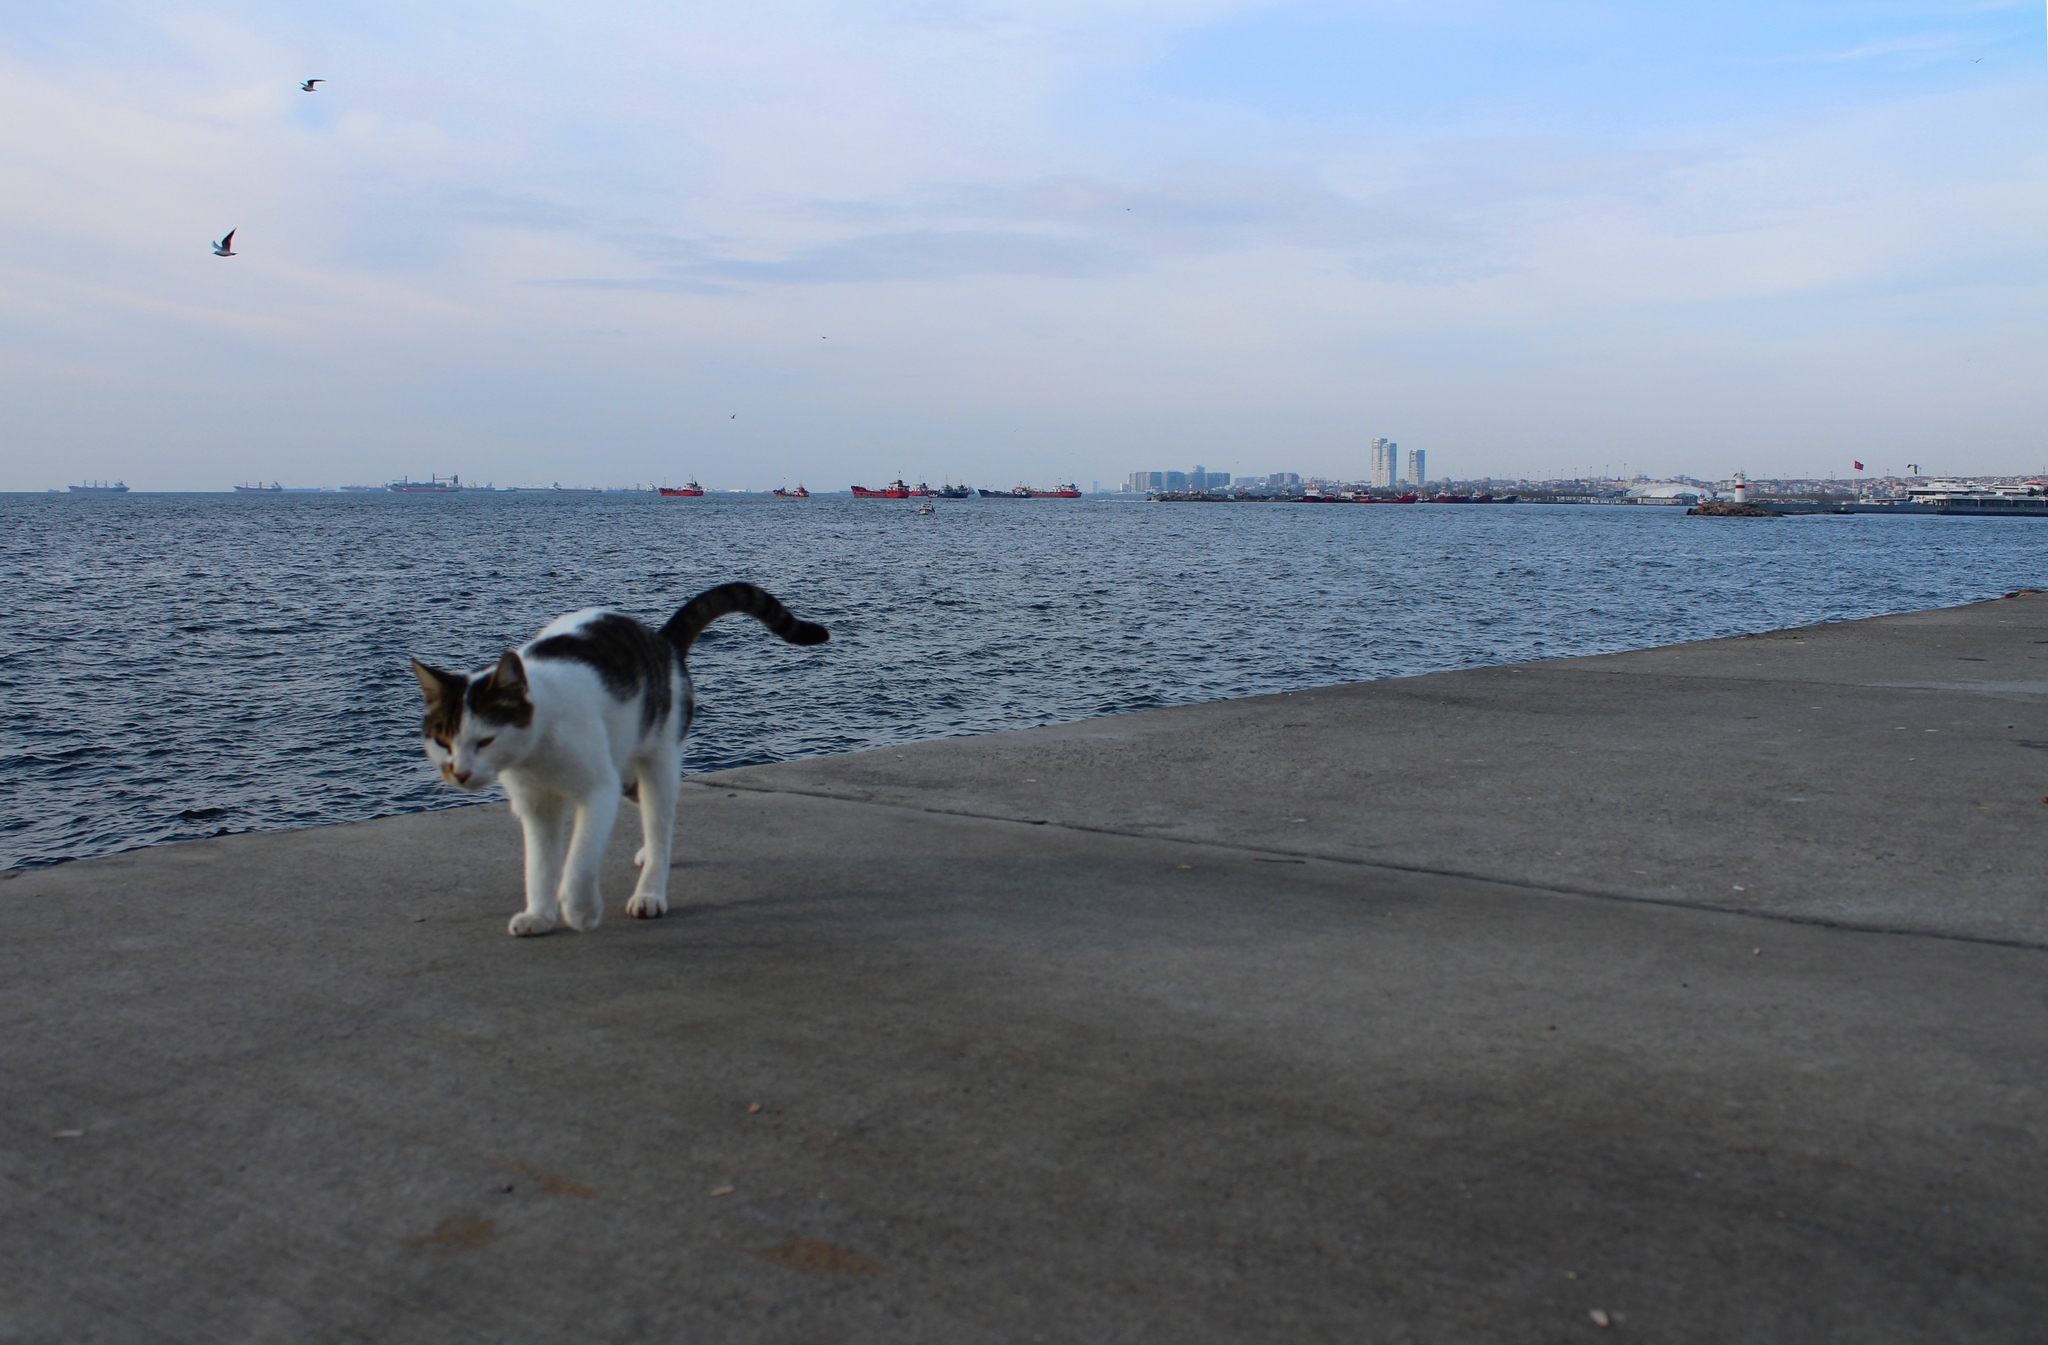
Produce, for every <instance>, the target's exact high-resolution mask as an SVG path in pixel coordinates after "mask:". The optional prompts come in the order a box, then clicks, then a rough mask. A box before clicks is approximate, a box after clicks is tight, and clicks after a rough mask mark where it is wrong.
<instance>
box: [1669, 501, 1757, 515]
mask: <svg viewBox="0 0 2048 1345" xmlns="http://www.w3.org/2000/svg"><path fill="white" fill-rule="evenodd" d="M1685 513H1686V517H1688V518H1690V517H1692V516H1693V515H1694V514H1698V515H1699V516H1700V517H1701V518H1777V517H1779V516H1778V515H1777V514H1775V513H1773V512H1772V511H1771V510H1769V509H1766V508H1764V507H1763V506H1762V505H1760V504H1737V503H1735V501H1733V500H1708V501H1707V502H1706V503H1705V504H1700V505H1695V506H1694V507H1693V508H1691V509H1688V510H1686V511H1685Z"/></svg>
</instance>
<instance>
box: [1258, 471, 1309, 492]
mask: <svg viewBox="0 0 2048 1345" xmlns="http://www.w3.org/2000/svg"><path fill="white" fill-rule="evenodd" d="M1266 484H1267V485H1268V486H1271V487H1272V488H1273V489H1274V490H1286V489H1288V488H1289V487H1291V486H1298V485H1300V484H1301V473H1299V472H1275V473H1273V474H1272V475H1271V476H1269V477H1267V478H1266Z"/></svg>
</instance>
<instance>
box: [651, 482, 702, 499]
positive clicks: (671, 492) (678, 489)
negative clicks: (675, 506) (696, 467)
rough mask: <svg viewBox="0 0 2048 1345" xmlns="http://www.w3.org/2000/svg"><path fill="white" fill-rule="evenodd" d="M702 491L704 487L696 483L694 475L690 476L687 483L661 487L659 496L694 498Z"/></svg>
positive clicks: (666, 497)
mask: <svg viewBox="0 0 2048 1345" xmlns="http://www.w3.org/2000/svg"><path fill="white" fill-rule="evenodd" d="M703 493H704V487H702V486H700V485H698V484H697V478H696V477H694V476H693V477H691V478H690V482H689V484H688V485H685V486H663V487H662V488H661V497H662V498H663V499H664V500H694V499H696V498H697V497H698V496H699V495H702V494H703Z"/></svg>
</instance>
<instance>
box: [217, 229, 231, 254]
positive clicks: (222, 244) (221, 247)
mask: <svg viewBox="0 0 2048 1345" xmlns="http://www.w3.org/2000/svg"><path fill="white" fill-rule="evenodd" d="M213 255H214V256H216V257H232V256H234V255H235V231H234V230H233V229H230V230H228V231H227V234H226V235H225V236H224V237H223V238H222V239H221V240H220V241H219V242H218V243H215V244H214V245H213Z"/></svg>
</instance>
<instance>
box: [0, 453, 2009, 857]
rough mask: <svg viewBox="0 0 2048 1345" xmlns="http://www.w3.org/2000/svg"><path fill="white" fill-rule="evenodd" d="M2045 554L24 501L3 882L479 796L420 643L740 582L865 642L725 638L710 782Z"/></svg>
mask: <svg viewBox="0 0 2048 1345" xmlns="http://www.w3.org/2000/svg"><path fill="white" fill-rule="evenodd" d="M2044 543H2048V525H2044V524H2042V523H2040V522H2038V521H2034V520H2025V519H1951V518H1872V517H1867V516H1851V517H1830V516H1820V517H1809V518H1793V519H1781V520H1752V519H1700V518H1687V517H1685V516H1684V512H1683V511H1682V510H1680V509H1675V508H1665V507H1642V506H1637V507H1626V506H1616V507H1595V506H1555V505H1474V506H1452V505H1414V506H1405V507H1403V506H1387V505H1379V506H1371V507H1361V506H1356V505H1322V506H1304V505H1279V504H1235V505H1223V504H1207V505H1202V504H1158V503H1144V502H1139V501H1122V500H1100V499H1090V500H1081V501H1054V500H971V501H950V500H949V501H941V502H940V503H939V505H938V508H937V511H936V512H935V513H933V514H931V515H928V516H926V515H919V514H918V513H917V512H916V510H915V505H914V503H913V502H908V501H866V500H859V501H857V500H852V499H845V498H814V499H811V500H807V501H776V500H769V499H765V498H760V497H737V496H728V497H719V496H707V497H705V498H702V499H681V500H663V499H659V498H657V497H654V496H651V495H631V494H610V495H590V496H561V495H550V494H541V495H533V494H461V495H439V496H435V495H428V496H396V495H342V494H334V495H270V496H233V495H228V496H218V495H144V494H130V495H126V496H120V497H93V498H73V497H68V496H0V603H4V611H5V613H6V619H5V621H4V622H0V694H4V695H5V697H6V713H5V715H4V716H0V786H4V788H0V867H12V866H18V865H25V864H40V863H49V862H52V861H56V860H62V859H71V858H77V857H81V856H86V855H97V854H106V853H109V852H112V851H117V850H124V849H129V848H132V847H135V846H140V845H149V844H153V843H155V842H159V841H167V840H176V839H182V838H191V837H201V836H209V835H216V834H220V833H223V832H233V831H245V830H264V829H275V828H284V827H302V826H312V825H316V824H319V823H327V822H344V821H352V820H356V819H360V818H369V817H379V816H384V815H387V814H391V813H403V812H415V811H420V810H424V809H430V808H440V807H449V806H453V805H456V804H459V803H463V802H469V801H471V800H470V799H469V798H468V797H467V796H464V795H461V794H458V793H456V792H454V791H453V790H450V789H449V788H447V787H446V786H445V785H443V784H442V783H441V782H440V781H439V779H438V777H437V776H436V774H435V773H434V771H433V769H432V768H431V767H430V766H429V765H428V764H427V762H426V760H425V758H424V757H423V755H422V754H421V752H420V746H419V722H420V711H421V706H420V698H419V691H418V688H417V685H416V684H415V682H414V680H413V676H412V673H411V671H410V669H409V666H408V664H407V659H408V657H409V656H412V655H417V656H419V657H420V658H422V659H424V660H426V661H428V662H432V663H436V664H439V665H441V666H444V667H451V668H458V669H470V668H476V667H479V666H481V665H483V664H486V663H489V662H491V661H493V660H495V659H496V657H497V656H498V654H499V653H500V652H501V651H502V650H504V649H505V648H507V647H509V646H512V645H516V644H519V643H521V642H522V641H524V640H526V639H528V638H529V637H530V636H531V635H532V634H533V632H534V631H536V630H537V629H539V627H540V626H541V625H543V624H544V623H545V622H547V621H548V620H549V619H550V618H552V617H554V616H556V615H558V614H560V613H562V612H565V611H569V610H572V609H575V608H578V607H584V606H592V605H609V606H616V607H619V608H622V609H624V610H626V611H629V612H632V613H634V614H636V615H638V616H640V617H642V618H643V619H646V620H648V621H651V622H655V623H659V622H661V621H663V620H665V619H666V618H667V617H668V615H669V614H670V613H671V612H673V611H674V610H675V608H676V607H677V606H678V605H679V604H681V603H682V602H684V601H685V600H687V599H688V598H689V597H690V596H691V595H693V594H695V593H697V592H698V591H700V590H702V589H704V588H707V587H709V586H711V585H713V584H718V583H723V582H725V581H727V580H732V579H746V580H751V581H752V582H754V583H757V584H760V585H762V586H763V587H765V588H767V589H768V590H770V591H771V592H773V593H775V594H776V595H777V596H779V597H781V598H782V599H783V600H784V601H785V602H786V603H788V604H789V606H790V607H791V608H792V609H793V610H794V611H795V612H796V613H797V614H798V615H799V616H802V617H805V618H807V619H811V620H816V621H821V622H823V623H825V624H826V625H827V626H829V627H830V628H831V630H832V641H831V643H830V644H827V645H825V646H823V647H820V648H817V649H797V648H794V647H791V646H788V645H785V644H782V643H781V642H780V641H777V640H775V639H773V638H772V637H769V636H768V635H767V634H766V633H765V632H764V631H763V630H762V629H761V628H760V627H759V626H758V625H756V624H755V623H754V622H752V621H748V620H746V619H744V618H734V617H729V618H727V619H726V620H724V621H722V622H720V623H718V624H717V625H716V626H714V627H712V628H711V629H710V630H709V631H708V632H707V633H706V634H705V636H704V637H703V639H702V640H701V641H700V642H699V644H698V646H697V649H696V651H695V652H694V653H693V655H692V656H691V661H690V662H691V670H692V672H693V674H694V675H695V677H696V681H697V689H698V697H699V705H700V707H701V714H700V717H699V719H698V721H697V725H696V728H695V729H694V730H693V732H692V733H691V736H690V740H689V743H688V746H687V748H686V762H687V768H688V769H689V770H690V771H692V772H702V771H712V770H718V769H721V768H724V767H730V766H740V765H746V764H750V763H756V762H767V761H778V760H784V759H787V758H791V757H799V756H809V755H816V754H820V753H828V752H850V751H858V750H860V749H863V748H872V747H880V746H884V745H888V744H895V743H905V742H914V741H917V740H920V739H927V738H939V737H947V736H952V735H957V734H967V733H985V732H989V731H991V730H996V729H1014V728H1024V727H1027V726H1030V725H1034V724H1049V723H1056V722H1060V721H1063V720H1072V719H1080V718H1085V717H1088V716H1091V715H1107V714H1117V713H1120V712H1124V711H1129V710H1140V709H1144V708H1147V707H1150V706H1159V705H1172V704H1179V703H1185V702H1190V701H1206V700H1215V699H1220V698H1223V697H1230V696H1247V695H1255V694H1258V693H1261V692H1271V691H1283V690H1291V689H1295V688H1300V687H1308V686H1318V685H1323V684H1327V683H1332V682H1346V681H1357V680H1363V679H1368V678H1380V677H1401V676H1407V675H1412V674H1416V673H1425V672H1432V671H1436V670H1439V669H1445V668H1461V667H1470V666H1473V665H1477V664H1491V663H1507V662H1516V661H1522V660H1528V659H1543V658H1558V657H1563V656H1567V655H1573V654H1589V653H1596V652H1602V651H1609V650H1620V649H1631V648H1639V647H1643V646H1647V645H1657V644H1666V643H1671V642H1674V641H1681V640H1697V639H1704V638H1707V637H1710V636H1718V635H1730V634H1737V633H1741V632H1748V631H1759V630H1767V629H1773V628H1777V627H1783V626H1793V625H1802V624H1806V623H1810V622H1818V621H1833V620H1841V619H1845V618H1851V617H1860V616H1869V615H1874V614H1878V613H1884V612H1899V611H1908V610H1913V609H1918V608H1927V607H1936V606H1942V605H1946V604H1952V603H1960V602H1967V601H1971V600H1974V599H1980V598H1987V597H1994V596H1997V595H1999V594H2001V593H2005V592H2007V591H2009V590H2012V589H2015V588H2020V587H2048V545H2044Z"/></svg>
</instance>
